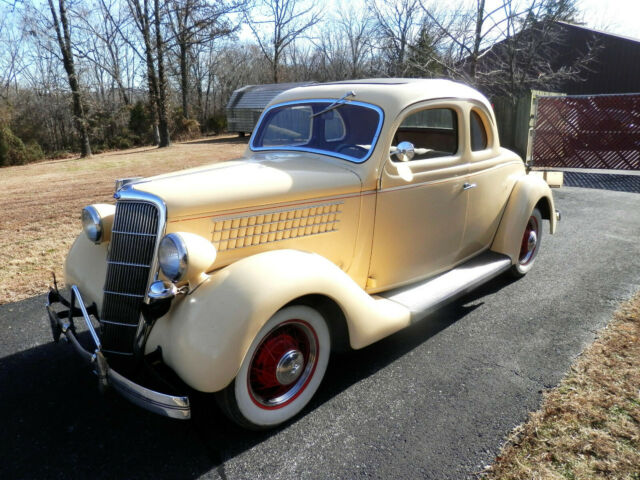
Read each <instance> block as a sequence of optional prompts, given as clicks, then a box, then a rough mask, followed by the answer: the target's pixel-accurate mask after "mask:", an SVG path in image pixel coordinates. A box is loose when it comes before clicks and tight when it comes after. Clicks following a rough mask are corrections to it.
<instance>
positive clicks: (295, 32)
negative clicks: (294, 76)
mask: <svg viewBox="0 0 640 480" xmlns="http://www.w3.org/2000/svg"><path fill="white" fill-rule="evenodd" d="M260 7H261V10H260V16H254V15H253V14H250V13H249V12H245V15H244V16H245V20H246V21H247V24H248V25H249V28H250V29H251V31H252V32H253V35H254V37H255V39H256V41H257V42H258V46H259V47H260V50H261V51H262V54H263V55H264V57H265V58H266V59H267V61H268V62H269V65H270V66H271V71H272V79H273V82H274V83H278V82H279V81H280V63H281V61H282V57H283V53H284V52H285V50H286V49H287V47H289V45H291V43H292V42H293V41H294V40H296V39H297V38H299V37H300V36H301V35H302V34H303V33H305V32H306V31H308V30H309V29H310V28H311V27H313V26H314V25H316V24H317V23H318V22H320V20H321V19H322V12H321V11H320V10H319V9H318V8H317V7H316V6H315V5H314V4H313V3H311V4H303V3H302V2H301V1H300V0H260ZM263 28H264V30H266V31H267V33H263Z"/></svg>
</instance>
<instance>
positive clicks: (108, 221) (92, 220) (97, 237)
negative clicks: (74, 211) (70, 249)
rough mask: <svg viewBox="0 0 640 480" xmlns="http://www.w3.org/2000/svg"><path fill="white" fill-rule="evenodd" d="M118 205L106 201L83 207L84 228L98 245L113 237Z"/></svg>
mask: <svg viewBox="0 0 640 480" xmlns="http://www.w3.org/2000/svg"><path fill="white" fill-rule="evenodd" d="M115 212H116V207H115V206H113V205H108V204H104V203H97V204H94V205H89V206H87V207H84V208H83V209H82V229H83V230H84V233H85V235H86V236H87V238H88V239H89V240H91V241H92V242H93V243H95V244H96V245H99V244H101V243H103V242H108V241H109V240H110V239H111V226H112V225H113V217H114V215H115Z"/></svg>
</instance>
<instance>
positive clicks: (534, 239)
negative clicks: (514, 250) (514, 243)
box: [527, 231, 538, 252]
mask: <svg viewBox="0 0 640 480" xmlns="http://www.w3.org/2000/svg"><path fill="white" fill-rule="evenodd" d="M536 243H538V235H536V232H534V231H531V232H530V233H529V238H528V239H527V251H529V252H530V251H532V250H533V249H534V248H536Z"/></svg>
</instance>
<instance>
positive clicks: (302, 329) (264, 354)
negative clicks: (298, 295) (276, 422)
mask: <svg viewBox="0 0 640 480" xmlns="http://www.w3.org/2000/svg"><path fill="white" fill-rule="evenodd" d="M318 347H319V345H318V336H317V335H316V332H315V331H314V329H313V327H312V326H311V325H309V324H308V323H307V322H305V321H304V320H289V321H287V322H285V323H283V324H280V325H278V326H277V327H276V328H274V329H273V330H271V332H269V333H268V334H267V336H266V337H265V338H264V339H263V340H262V342H261V343H260V345H259V346H258V348H257V349H256V351H255V353H254V355H253V358H252V359H251V364H250V367H249V376H248V379H247V381H248V388H249V394H250V395H251V399H252V400H253V401H254V403H255V404H256V405H257V406H259V407H261V408H268V409H271V408H281V407H283V406H285V405H288V404H289V403H291V402H292V401H293V400H295V399H296V398H297V397H298V395H300V394H301V393H302V392H303V390H304V389H305V388H306V386H307V384H308V383H309V380H310V379H311V377H312V376H313V372H314V370H315V368H316V364H317V361H318Z"/></svg>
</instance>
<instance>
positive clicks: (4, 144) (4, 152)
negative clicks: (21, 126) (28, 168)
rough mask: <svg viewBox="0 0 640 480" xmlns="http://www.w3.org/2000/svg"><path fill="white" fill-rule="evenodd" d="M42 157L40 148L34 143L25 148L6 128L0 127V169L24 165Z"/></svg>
mask: <svg viewBox="0 0 640 480" xmlns="http://www.w3.org/2000/svg"><path fill="white" fill-rule="evenodd" d="M43 157H44V153H43V152H42V148H40V145H38V144H37V143H35V142H31V143H29V144H28V145H27V146H25V144H24V143H23V142H22V140H20V138H18V137H16V136H15V135H14V134H13V132H12V131H11V129H10V128H9V127H7V126H5V127H0V167H8V166H10V165H24V164H25V163H29V162H35V161H36V160H40V159H41V158H43Z"/></svg>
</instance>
